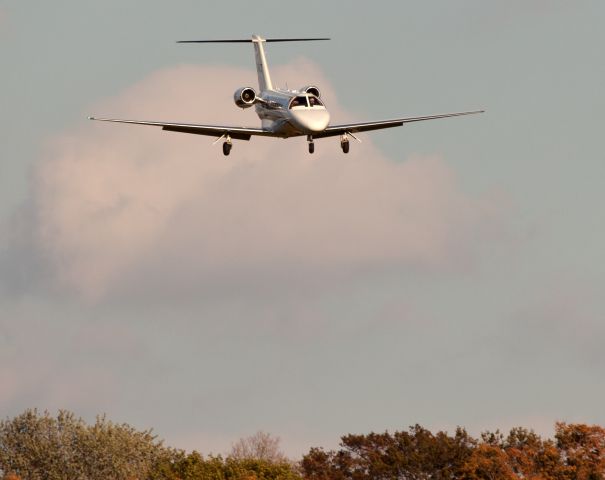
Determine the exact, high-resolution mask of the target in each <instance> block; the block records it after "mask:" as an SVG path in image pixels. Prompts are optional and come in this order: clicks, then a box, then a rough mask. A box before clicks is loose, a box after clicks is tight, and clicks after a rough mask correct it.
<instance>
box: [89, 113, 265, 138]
mask: <svg viewBox="0 0 605 480" xmlns="http://www.w3.org/2000/svg"><path fill="white" fill-rule="evenodd" d="M88 119H89V120H99V121H101V122H116V123H132V124H135V125H153V126H156V127H162V130H166V131H168V132H181V133H192V134H195V135H208V136H210V137H222V136H223V135H229V136H230V137H231V138H234V139H236V140H250V137H251V136H252V135H259V136H265V137H272V136H275V134H274V133H273V132H270V131H267V130H262V129H260V128H248V127H225V126H219V125H196V124H194V123H163V122H144V121H139V120H119V119H115V118H96V117H88Z"/></svg>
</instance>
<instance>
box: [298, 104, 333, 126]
mask: <svg viewBox="0 0 605 480" xmlns="http://www.w3.org/2000/svg"><path fill="white" fill-rule="evenodd" d="M293 113H294V119H295V121H296V123H298V127H299V128H300V129H301V130H303V131H305V132H321V131H323V130H325V129H326V127H327V126H328V123H329V122H330V114H329V113H328V111H327V110H326V109H323V108H322V109H319V108H308V109H305V110H298V111H296V112H293Z"/></svg>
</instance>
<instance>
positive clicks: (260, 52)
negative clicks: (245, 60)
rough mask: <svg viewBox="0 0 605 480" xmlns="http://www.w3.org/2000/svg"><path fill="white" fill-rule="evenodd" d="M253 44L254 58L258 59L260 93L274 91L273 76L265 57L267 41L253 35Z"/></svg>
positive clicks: (257, 69) (257, 70)
mask: <svg viewBox="0 0 605 480" xmlns="http://www.w3.org/2000/svg"><path fill="white" fill-rule="evenodd" d="M252 43H253V44H254V56H255V57H256V72H257V73H258V88H259V89H260V91H261V92H262V91H264V90H273V84H272V83H271V75H270V74H269V66H268V65H267V58H266V57H265V49H264V45H263V44H264V43H265V39H264V38H261V37H260V36H258V35H252Z"/></svg>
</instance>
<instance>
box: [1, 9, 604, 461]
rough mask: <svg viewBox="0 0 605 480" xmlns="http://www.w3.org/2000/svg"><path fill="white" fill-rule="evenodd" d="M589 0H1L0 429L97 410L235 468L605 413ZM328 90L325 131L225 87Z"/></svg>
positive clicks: (599, 168)
mask: <svg viewBox="0 0 605 480" xmlns="http://www.w3.org/2000/svg"><path fill="white" fill-rule="evenodd" d="M603 18H605V4H604V3H603V2H601V1H597V0H595V1H578V2H573V3H572V2H563V1H543V0H525V1H521V0H513V1H508V2H496V1H478V0H473V1H472V0H460V1H458V2H445V1H435V2H423V1H404V2H394V1H393V2H390V1H379V2H346V3H344V2H329V3H326V2H316V1H308V2H306V3H305V4H304V5H303V4H301V3H300V2H289V1H288V2H280V4H279V7H277V5H276V4H275V2H268V1H262V0H261V1H259V2H256V3H255V4H254V8H251V4H250V3H249V2H243V1H230V2H215V3H214V4H212V5H207V4H206V2H195V1H185V0H182V1H179V2H161V1H159V0H148V1H146V2H145V8H144V9H143V8H141V4H140V3H136V2H124V1H114V0H107V1H105V2H102V3H99V2H89V1H79V2H76V1H74V0H71V1H65V0H57V1H55V2H47V3H43V4H36V5H34V4H33V3H32V2H23V1H17V0H8V1H6V0H4V1H2V2H0V54H1V58H2V59H3V62H2V64H3V74H2V76H1V77H0V105H2V112H3V115H1V116H0V124H1V125H0V415H1V416H2V417H11V416H14V415H16V414H18V413H20V412H22V411H23V410H24V409H26V408H34V407H35V408H39V409H41V410H44V409H48V410H50V411H56V410H57V409H60V408H63V409H69V410H72V411H74V412H75V413H76V414H78V415H80V416H82V417H83V418H85V419H87V420H92V419H94V417H95V415H97V414H101V413H106V414H107V416H108V417H109V418H111V419H112V420H114V421H118V422H127V423H130V424H132V425H134V426H136V427H137V428H149V427H153V429H154V431H155V432H156V433H157V434H158V435H159V436H160V437H161V438H163V439H165V441H166V443H167V444H169V445H172V446H175V447H180V448H185V449H188V450H192V449H197V450H199V451H201V452H202V453H210V452H214V453H223V452H226V451H228V450H229V448H230V445H231V444H232V443H234V442H235V441H236V440H237V439H238V438H240V437H243V436H247V435H251V434H253V433H254V432H256V431H258V430H264V431H267V432H270V433H272V434H273V435H276V436H279V437H281V439H282V447H283V448H284V450H285V451H286V453H287V454H289V455H291V456H292V457H294V458H299V457H300V456H301V455H302V454H303V453H305V452H306V451H308V449H309V448H310V447H312V446H324V447H326V448H334V447H336V446H337V445H338V441H339V438H340V436H342V435H344V434H347V433H368V432H370V431H384V430H390V431H393V430H398V429H405V428H407V426H409V425H412V424H416V423H420V424H422V425H424V426H426V427H428V428H431V429H446V430H449V431H453V429H454V428H455V427H456V426H457V425H462V426H465V427H467V428H468V430H469V431H470V432H471V433H473V434H478V433H479V432H481V431H484V430H488V429H489V430H493V429H496V428H500V429H507V428H510V427H512V426H517V425H522V426H526V427H529V428H533V429H535V430H536V431H537V432H539V433H541V434H544V435H551V434H552V431H553V425H554V422H555V421H568V422H587V423H600V424H603V423H605V414H604V413H603V409H602V405H603V400H604V399H605V384H604V383H603V381H602V372H603V369H604V368H605V350H604V349H603V348H602V345H603V341H604V340H605V300H604V298H605V297H604V295H603V292H604V287H605V253H604V249H603V245H605V213H604V212H605V211H604V210H603V207H602V206H603V205H604V204H605V189H604V188H603V181H604V179H605V162H604V160H605V158H604V155H603V149H602V142H601V137H602V132H601V130H602V125H603V121H602V118H601V112H602V111H603V109H604V108H605V94H604V93H603V85H605V64H604V63H603V61H602V45H603V44H605V32H604V31H603V29H602V20H603ZM253 33H257V34H261V35H264V36H267V37H270V36H273V37H285V36H292V37H298V36H322V37H323V36H329V37H331V38H332V40H331V41H330V42H317V43H312V42H309V43H300V44H296V43H293V44H271V45H270V46H269V47H268V49H267V56H268V61H269V65H270V67H271V71H272V77H273V82H274V84H276V85H279V86H286V85H287V86H289V87H298V86H302V85H308V84H313V85H317V86H319V88H320V89H321V91H322V97H323V98H324V101H325V103H326V105H327V107H328V109H329V110H330V112H331V115H332V119H333V121H334V122H336V123H340V122H345V121H365V120H375V119H376V120H377V119H384V118H393V117H400V116H408V115H409V116H416V115H426V114H433V113H444V112H452V111H463V110H472V109H477V108H485V109H486V113H485V114H483V115H477V116H472V117H464V118H456V119H446V120H439V121H435V122H423V123H418V124H413V125H408V126H405V127H403V128H397V129H389V130H384V131H380V132H371V133H366V134H360V137H361V139H362V143H357V142H353V143H352V145H351V153H350V154H348V155H346V156H345V155H343V154H342V152H341V151H340V148H339V145H338V141H337V139H336V140H335V139H323V140H318V141H317V142H316V153H315V154H314V155H312V156H311V155H309V154H308V153H307V149H306V145H305V140H304V139H289V140H272V139H257V138H253V139H252V140H251V141H250V142H237V141H236V142H235V144H234V148H233V151H232V153H231V155H230V156H229V157H223V155H222V152H221V150H220V145H219V146H212V140H213V139H211V138H206V137H201V136H200V137H197V136H193V135H184V134H177V133H165V132H162V131H161V130H158V129H155V128H151V127H149V128H148V127H138V126H129V125H111V124H102V123H96V122H89V121H87V120H86V117H87V116H88V115H98V116H114V117H122V118H134V119H143V120H158V121H183V122H196V123H205V124H219V125H221V124H234V125H246V126H257V125H258V123H259V121H258V119H257V117H256V116H255V115H254V113H253V112H251V111H241V110H239V109H237V108H236V106H235V105H234V104H233V99H232V95H233V92H234V91H235V89H237V88H239V87H241V86H248V85H253V86H254V85H256V81H257V80H256V74H255V71H254V69H253V67H254V63H253V52H252V49H251V48H250V47H249V46H245V45H211V46H208V45H177V44H176V43H175V41H176V40H187V39H202V38H204V39H215V38H216V39H220V38H238V37H241V38H247V37H248V36H250V35H252V34H253Z"/></svg>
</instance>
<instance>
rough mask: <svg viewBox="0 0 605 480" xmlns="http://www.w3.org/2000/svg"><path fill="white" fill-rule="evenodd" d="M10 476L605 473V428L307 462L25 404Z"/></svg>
mask: <svg viewBox="0 0 605 480" xmlns="http://www.w3.org/2000/svg"><path fill="white" fill-rule="evenodd" d="M0 478H2V479H4V480H97V479H99V480H100V479H104V480H106V479H112V480H113V479H116V480H117V479H120V480H121V479H124V480H135V479H138V480H429V479H430V480H605V429H604V428H603V427H600V426H598V425H585V424H567V423H557V424H556V425H555V435H554V437H553V438H542V437H540V436H539V435H537V434H536V433H535V432H533V431H532V430H528V429H526V428H522V427H517V428H513V429H511V430H510V432H509V433H508V434H504V433H501V432H500V431H495V432H484V433H483V434H482V435H481V436H480V437H479V438H473V437H472V436H471V435H469V434H468V433H467V432H466V430H465V429H463V428H457V429H456V431H455V432H453V433H452V434H449V433H447V432H443V431H438V432H435V433H433V432H431V431H429V430H427V429H425V428H423V427H422V426H420V425H414V426H412V427H410V428H409V429H408V430H405V431H394V432H392V433H390V432H384V433H368V434H348V435H344V436H343V437H341V443H340V447H339V448H338V449H336V450H327V451H326V450H324V449H323V448H321V447H313V448H311V449H310V450H309V452H308V453H307V454H306V455H304V456H303V458H302V460H300V462H293V461H291V460H289V459H287V458H286V456H285V455H284V454H283V452H282V451H281V449H280V446H279V438H278V437H272V436H271V435H270V434H268V433H265V432H258V433H256V434H255V435H252V436H250V437H245V438H242V439H240V440H239V441H237V442H236V443H234V444H233V447H232V449H231V452H230V453H229V454H228V455H227V456H225V457H223V456H221V455H208V456H206V457H205V456H203V455H202V454H201V453H198V452H196V451H192V452H189V453H187V452H185V451H183V450H179V449H175V448H170V447H167V446H165V445H164V444H163V443H162V442H161V441H160V440H158V439H157V437H156V436H155V435H154V434H153V432H152V431H151V430H143V431H139V430H137V429H135V428H133V427H131V426H130V425H127V424H116V423H113V422H111V421H109V420H107V419H106V418H105V417H104V416H100V417H97V418H96V420H95V422H94V423H92V424H87V423H86V422H84V421H83V420H82V419H80V418H77V417H76V416H75V415H74V414H73V413H70V412H67V411H59V412H58V414H57V415H56V416H53V415H51V414H49V413H48V412H44V413H39V412H38V411H37V410H26V411H25V412H24V413H22V414H21V415H18V416H16V417H14V418H12V419H10V418H7V419H5V420H2V421H0Z"/></svg>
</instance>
